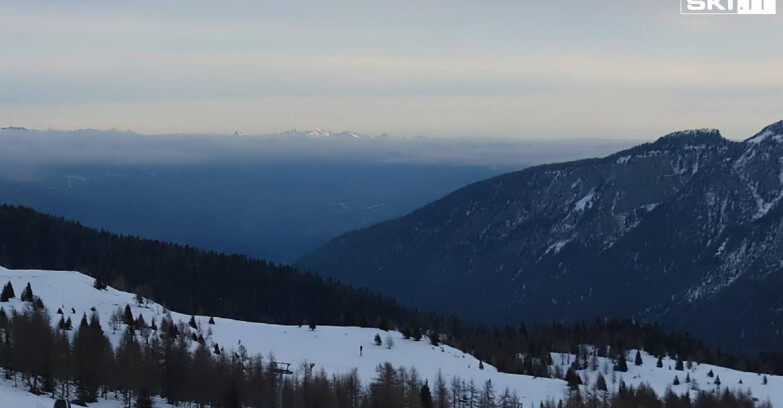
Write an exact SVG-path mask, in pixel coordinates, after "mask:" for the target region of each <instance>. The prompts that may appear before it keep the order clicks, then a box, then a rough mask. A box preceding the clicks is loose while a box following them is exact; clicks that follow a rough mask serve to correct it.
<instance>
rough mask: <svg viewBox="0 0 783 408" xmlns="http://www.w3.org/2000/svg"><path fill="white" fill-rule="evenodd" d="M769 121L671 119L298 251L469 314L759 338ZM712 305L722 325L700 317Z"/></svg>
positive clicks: (768, 273)
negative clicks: (659, 325) (739, 127)
mask: <svg viewBox="0 0 783 408" xmlns="http://www.w3.org/2000/svg"><path fill="white" fill-rule="evenodd" d="M781 128H783V122H776V123H774V124H771V125H769V126H767V127H765V128H764V129H762V131H760V132H759V133H757V134H756V135H755V136H753V137H751V138H749V139H746V140H744V141H741V142H737V141H730V140H727V139H724V138H723V137H722V136H721V135H720V132H718V131H716V130H709V129H701V130H693V131H681V132H673V133H670V134H668V135H666V136H663V137H661V138H659V139H657V140H656V141H655V142H652V143H646V144H643V145H639V146H636V147H633V148H630V149H627V150H624V151H620V152H617V153H614V154H611V155H609V156H606V157H604V158H598V159H585V160H577V161H572V162H566V163H556V164H550V165H542V166H536V167H531V168H528V169H525V170H521V171H518V172H513V173H507V174H504V175H500V176H497V177H494V178H491V179H488V180H484V181H480V182H477V183H474V184H471V185H469V186H466V187H464V188H462V189H459V190H457V191H455V192H453V193H451V194H449V195H447V196H445V197H443V198H441V199H440V200H437V201H435V202H432V203H430V204H428V205H426V206H424V207H421V208H419V209H417V210H415V211H413V212H412V213H410V214H408V215H406V216H404V217H401V218H397V219H395V220H391V221H387V222H385V223H381V224H377V225H375V226H372V227H369V228H367V229H364V230H356V231H352V232H350V233H347V234H344V235H342V236H340V237H338V238H336V239H334V240H332V241H330V242H329V243H328V244H327V245H325V246H324V247H322V248H320V249H318V250H316V251H314V252H313V253H311V254H310V255H308V256H307V257H305V258H303V259H302V260H301V261H300V263H299V265H300V266H302V267H305V268H309V269H312V270H314V271H317V272H320V273H323V274H325V275H327V276H332V277H336V278H339V279H341V280H342V281H345V282H350V283H353V284H360V285H366V286H369V287H371V288H373V289H375V290H379V291H381V292H382V293H385V294H390V295H394V296H396V297H397V298H398V299H399V300H401V301H403V302H410V303H411V304H413V305H415V306H420V307H433V308H435V309H436V310H441V311H444V312H445V311H448V312H455V313H459V314H462V315H465V316H467V317H469V318H472V319H474V320H485V319H487V318H489V319H490V320H493V321H494V322H496V323H505V322H509V321H518V320H521V319H524V320H539V319H555V320H567V321H568V320H575V319H576V320H578V319H585V318H594V317H596V316H607V315H608V316H617V315H621V316H631V317H634V318H638V319H642V320H655V321H663V322H667V323H668V325H669V326H673V327H675V328H678V329H681V328H691V327H693V328H694V330H695V331H696V332H698V333H699V334H701V335H703V336H705V337H707V338H713V342H714V343H715V344H718V345H722V346H727V347H731V348H736V349H743V350H757V349H764V348H767V347H774V346H776V345H779V344H780V342H781V339H780V336H779V335H778V334H775V333H776V328H777V327H780V326H781V325H783V316H782V315H781V313H780V312H778V311H775V310H776V308H777V307H780V306H783V305H779V301H777V300H775V298H774V296H767V297H765V296H761V297H754V296H753V295H752V294H753V293H754V292H755V291H757V290H760V287H764V288H765V289H767V290H772V289H774V290H772V293H777V294H780V293H783V284H781V282H780V281H781V280H780V279H779V278H780V275H781V274H780V273H779V268H780V267H779V266H776V265H775V262H774V260H775V259H777V253H778V251H779V250H781V251H782V252H781V253H783V244H781V242H778V241H781V240H780V239H778V238H777V236H778V234H777V232H776V230H775V229H774V227H775V226H778V225H783V211H781V210H780V206H779V205H778V203H779V201H780V199H781V197H783V167H782V166H783V159H781V158H782V157H783V144H780V143H771V142H768V141H767V139H768V140H773V139H774V137H773V138H770V137H769V136H775V134H777V133H778V130H779V129H781ZM781 133H783V132H781ZM760 135H766V136H764V139H763V140H758V139H757V138H758V137H759V136H760ZM753 140H757V142H753ZM773 210H774V211H773ZM762 220H765V221H762ZM762 230H763V232H760V231H762ZM743 243H744V244H743ZM721 248H722V249H721ZM743 248H744V249H743ZM719 249H720V251H719ZM770 251H771V252H770ZM770 254H772V255H770ZM751 265H756V266H751ZM411 282H415V285H412V284H411ZM751 288H755V289H751ZM444 292H445V293H444ZM747 297H751V298H754V299H756V300H757V301H756V302H751V303H749V304H748V303H743V302H740V300H742V299H743V298H747ZM721 299H723V300H721ZM738 302H739V303H738ZM730 304H739V305H740V306H737V310H736V311H732V309H731V307H730ZM709 305H711V306H709ZM761 305H764V306H761ZM707 306H709V307H710V308H711V309H709V308H708V309H705V308H706V307H707ZM712 309H715V310H722V311H723V316H721V318H722V319H724V320H725V322H726V324H723V325H721V324H719V323H720V321H721V319H717V320H716V319H710V318H709V317H706V318H705V314H707V315H709V310H712ZM760 316H763V317H760ZM700 320H705V321H707V320H716V321H713V322H712V323H711V324H702V323H700ZM729 323H730V324H729ZM732 325H734V326H732ZM721 327H739V328H740V330H731V329H721Z"/></svg>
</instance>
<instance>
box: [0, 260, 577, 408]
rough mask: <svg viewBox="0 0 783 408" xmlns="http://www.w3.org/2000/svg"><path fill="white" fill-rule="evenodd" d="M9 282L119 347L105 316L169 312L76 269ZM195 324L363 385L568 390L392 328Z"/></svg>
mask: <svg viewBox="0 0 783 408" xmlns="http://www.w3.org/2000/svg"><path fill="white" fill-rule="evenodd" d="M7 281H10V282H11V284H12V285H13V287H14V289H15V290H16V293H17V295H18V294H20V293H21V291H22V289H23V288H24V287H25V285H27V283H28V282H29V283H30V285H31V287H32V290H33V293H34V294H35V296H38V297H40V298H41V300H42V301H43V303H44V305H46V307H47V308H48V310H49V313H50V314H51V316H52V322H53V324H56V323H57V322H58V321H59V319H60V316H59V315H58V314H57V310H58V308H59V309H62V311H63V312H64V314H65V316H66V318H67V317H68V316H70V317H71V320H72V321H73V325H74V328H75V327H77V326H78V324H79V321H80V320H81V317H82V315H84V314H87V315H88V316H89V315H90V314H91V313H93V309H94V310H95V313H97V314H98V315H99V316H100V320H101V324H102V325H103V327H104V331H105V332H106V334H107V336H108V337H109V339H110V341H111V342H112V343H113V344H114V345H115V346H116V345H117V344H119V340H120V338H121V335H122V330H123V329H122V328H120V329H117V330H115V329H113V328H112V325H111V324H110V318H111V315H112V314H114V313H115V312H116V311H117V309H118V308H124V307H125V305H130V307H131V309H132V311H133V315H134V316H138V315H139V314H141V315H143V317H144V320H145V321H147V322H151V321H152V319H155V321H156V322H158V324H160V321H161V318H162V317H163V316H164V314H165V313H167V312H166V310H165V308H164V307H162V306H161V305H159V304H156V303H152V302H145V304H143V305H140V304H138V303H137V301H136V299H135V296H134V295H133V294H130V293H126V292H121V291H118V290H115V289H112V288H107V289H106V290H98V289H95V288H94V287H93V283H94V279H93V278H91V277H89V276H86V275H83V274H81V273H78V272H61V271H38V270H9V269H5V268H2V267H0V285H4V284H5V283H6V282H7ZM0 307H2V308H5V309H6V312H9V310H10V309H11V308H14V309H17V310H21V309H22V308H24V307H26V306H25V303H24V302H22V301H21V300H19V299H18V297H17V298H15V299H11V300H10V301H9V302H8V303H0ZM170 313H171V317H172V318H173V319H174V321H175V322H180V321H181V322H184V323H187V322H188V321H189V320H190V316H189V315H184V314H180V313H175V312H170ZM195 320H196V322H197V323H198V326H199V331H200V332H201V333H202V334H203V336H204V337H205V339H206V341H207V344H208V345H210V346H211V345H212V344H213V343H218V344H219V345H220V347H223V348H225V349H226V350H236V349H238V348H239V346H240V345H242V346H244V347H245V348H246V349H247V352H248V354H249V355H258V354H260V355H262V356H263V357H264V358H268V357H269V355H270V354H271V355H273V356H274V358H275V359H276V360H277V361H284V362H289V363H292V367H294V370H297V369H298V368H299V367H300V365H301V363H302V362H305V361H306V362H307V363H308V364H309V363H315V369H316V370H320V369H321V368H323V369H324V370H326V372H327V373H347V372H349V371H351V370H352V369H353V368H356V369H357V370H358V375H359V378H360V379H361V381H362V384H363V385H367V384H369V383H370V382H371V381H372V379H373V377H375V367H376V366H377V365H378V364H382V363H385V362H390V363H392V364H393V365H394V366H395V367H415V368H416V370H418V372H419V374H420V375H421V377H422V378H425V379H429V380H430V381H433V380H434V379H435V377H436V376H437V374H438V371H439V370H440V371H441V372H442V373H443V375H444V377H445V378H446V381H449V379H450V378H452V377H453V376H458V377H460V378H461V379H464V380H466V381H469V380H471V379H472V380H474V382H475V383H476V384H477V385H481V384H483V383H484V382H486V381H487V380H492V383H493V385H494V387H495V389H496V390H499V391H501V392H502V391H503V390H504V389H506V388H508V389H510V390H511V391H516V393H517V394H518V395H519V397H520V399H521V400H522V401H523V402H525V405H526V406H531V405H528V404H530V403H534V404H536V406H537V405H538V403H539V402H540V401H542V400H546V399H550V398H555V399H559V398H562V397H563V396H564V395H565V391H566V384H565V382H564V381H561V380H557V379H548V378H533V377H530V376H521V375H512V374H504V373H498V371H497V370H496V369H495V368H494V367H492V366H490V365H489V364H484V369H483V370H482V369H479V361H478V360H477V359H476V358H475V357H473V356H471V355H469V354H465V353H462V352H461V351H459V350H457V349H454V348H452V347H449V346H445V345H441V346H439V347H433V346H432V345H430V343H429V342H428V341H426V339H424V340H422V341H418V342H416V341H412V340H404V339H403V337H402V334H400V333H399V332H396V331H389V332H384V331H382V330H379V329H372V328H360V327H329V326H319V327H317V328H316V329H315V330H313V331H311V330H310V329H309V328H308V327H307V326H302V327H297V326H281V325H273V324H264V323H249V322H242V321H237V320H231V319H221V318H215V324H214V325H210V324H209V323H208V321H209V317H208V316H196V317H195ZM376 334H380V336H381V338H382V339H383V342H384V346H376V345H375V343H374V342H373V338H374V337H375V335H376ZM387 336H391V338H392V339H393V341H394V346H393V347H392V348H391V349H388V348H386V346H385V343H386V338H387ZM360 346H361V347H363V349H364V352H363V356H360V355H359V347H360ZM9 392H13V393H18V391H17V390H13V391H11V390H9V389H8V388H7V383H6V385H0V401H5V397H6V396H7V395H8V396H9V398H10V395H11V394H9ZM14 395H15V394H14ZM31 401H32V400H31ZM33 404H35V403H33ZM29 406H31V407H37V406H38V405H29ZM43 406H46V404H44V405H43ZM14 407H15V408H23V407H25V406H24V405H14ZM0 408H6V405H5V403H2V402H0Z"/></svg>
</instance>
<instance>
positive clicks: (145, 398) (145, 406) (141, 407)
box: [136, 388, 152, 408]
mask: <svg viewBox="0 0 783 408" xmlns="http://www.w3.org/2000/svg"><path fill="white" fill-rule="evenodd" d="M136 408H152V398H150V393H149V392H148V391H147V390H146V389H144V388H142V389H141V391H139V393H138V394H137V395H136Z"/></svg>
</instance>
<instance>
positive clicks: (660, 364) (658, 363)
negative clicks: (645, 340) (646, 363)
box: [655, 356, 663, 368]
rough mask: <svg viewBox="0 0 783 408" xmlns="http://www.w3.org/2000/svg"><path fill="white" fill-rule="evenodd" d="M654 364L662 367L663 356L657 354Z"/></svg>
mask: <svg viewBox="0 0 783 408" xmlns="http://www.w3.org/2000/svg"><path fill="white" fill-rule="evenodd" d="M655 366H656V367H658V368H663V358H662V357H661V356H658V362H657V363H655Z"/></svg>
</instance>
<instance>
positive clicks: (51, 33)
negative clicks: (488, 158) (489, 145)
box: [0, 0, 783, 139]
mask: <svg viewBox="0 0 783 408" xmlns="http://www.w3.org/2000/svg"><path fill="white" fill-rule="evenodd" d="M780 8H783V6H781V7H779V9H780ZM781 13H783V11H781ZM0 55H1V56H2V63H0V126H7V125H16V126H26V127H32V128H60V129H75V128H85V127H91V128H118V129H133V130H135V131H139V132H146V133H169V132H217V133H230V132H233V131H234V130H239V131H241V132H243V133H270V132H276V131H281V130H284V129H291V128H299V129H310V128H325V129H333V130H344V129H351V130H355V131H359V132H364V133H381V132H388V133H391V134H393V135H403V136H412V135H432V136H444V135H458V136H471V135H472V136H485V135H492V136H519V137H529V138H563V137H566V138H582V137H584V138H591V137H602V138H606V137H609V138H635V139H639V138H643V139H651V138H653V137H655V136H659V135H662V134H664V133H667V132H669V131H672V130H677V129H682V128H694V127H716V128H720V129H721V130H722V131H723V133H724V135H725V136H727V137H730V138H737V139H739V138H746V137H749V136H751V135H752V134H753V133H755V132H756V131H758V130H759V129H760V128H761V127H763V126H764V125H766V124H768V123H770V122H773V121H777V120H780V119H783V109H782V108H783V16H781V15H777V16H681V15H680V14H679V0H648V1H636V0H625V1H597V0H596V1H589V0H560V1H543V0H541V1H535V2H534V1H525V0H514V1H501V0H481V1H457V0H450V1H428V0H418V1H393V2H380V1H371V0H364V1H341V0H329V1H309V2H305V1H279V2H266V1H259V0H252V1H220V2H218V1H199V0H187V1H161V0H156V1H107V0H101V1H79V2H63V1H35V0H25V1H16V0H13V1H11V0H0Z"/></svg>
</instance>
